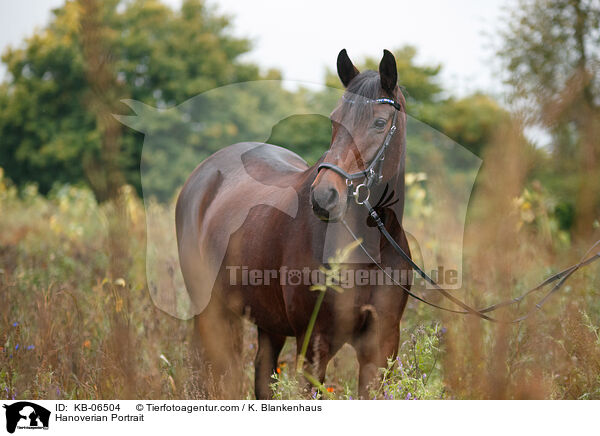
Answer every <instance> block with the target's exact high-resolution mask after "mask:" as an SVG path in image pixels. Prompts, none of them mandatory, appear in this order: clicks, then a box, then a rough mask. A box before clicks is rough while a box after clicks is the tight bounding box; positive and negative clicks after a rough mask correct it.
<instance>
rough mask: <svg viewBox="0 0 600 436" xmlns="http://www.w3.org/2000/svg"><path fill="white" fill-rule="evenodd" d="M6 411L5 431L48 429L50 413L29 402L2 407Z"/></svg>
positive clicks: (19, 402)
mask: <svg viewBox="0 0 600 436" xmlns="http://www.w3.org/2000/svg"><path fill="white" fill-rule="evenodd" d="M3 407H4V408H5V409H6V431H8V432H9V433H14V432H15V430H16V429H17V428H19V429H46V430H47V429H48V426H49V424H50V411H49V410H48V409H45V408H44V407H42V406H39V405H37V404H35V403H31V402H29V401H18V402H16V403H13V404H10V405H7V404H5V405H4V406H3Z"/></svg>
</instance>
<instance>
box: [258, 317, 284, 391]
mask: <svg viewBox="0 0 600 436" xmlns="http://www.w3.org/2000/svg"><path fill="white" fill-rule="evenodd" d="M284 343H285V336H281V335H276V334H273V333H267V332H266V331H264V330H262V329H261V328H259V329H258V350H257V351H256V358H255V360H254V369H255V375H254V392H255V394H256V399H257V400H270V399H271V398H272V394H271V388H270V385H271V376H272V375H273V374H274V373H275V371H276V369H277V358H278V357H279V353H280V352H281V349H282V348H283V344H284Z"/></svg>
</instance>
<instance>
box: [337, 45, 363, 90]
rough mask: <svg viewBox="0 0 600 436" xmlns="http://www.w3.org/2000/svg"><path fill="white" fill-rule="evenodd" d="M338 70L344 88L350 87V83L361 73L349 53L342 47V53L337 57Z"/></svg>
mask: <svg viewBox="0 0 600 436" xmlns="http://www.w3.org/2000/svg"><path fill="white" fill-rule="evenodd" d="M337 70H338V76H340V80H341V81H342V84H343V85H344V88H347V87H348V84H349V83H350V82H351V81H352V79H354V78H355V77H356V76H358V75H359V72H358V70H357V69H356V67H355V66H354V65H353V64H352V61H351V60H350V58H349V57H348V53H346V49H345V48H344V49H342V51H341V52H340V54H338V58H337Z"/></svg>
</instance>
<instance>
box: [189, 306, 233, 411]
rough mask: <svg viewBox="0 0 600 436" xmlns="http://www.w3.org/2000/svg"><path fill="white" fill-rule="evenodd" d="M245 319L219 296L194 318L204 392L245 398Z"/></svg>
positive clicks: (213, 395)
mask: <svg viewBox="0 0 600 436" xmlns="http://www.w3.org/2000/svg"><path fill="white" fill-rule="evenodd" d="M242 333H243V332H242V320H241V318H239V317H238V316H236V315H235V314H233V313H232V312H230V311H229V310H228V309H227V308H225V307H223V306H222V305H221V304H220V302H219V301H218V299H217V298H213V299H212V300H211V302H210V304H209V305H208V306H207V307H206V309H205V310H204V312H202V313H201V314H200V315H197V316H196V317H195V318H194V338H193V341H194V352H195V356H196V364H197V366H198V369H199V370H200V377H201V378H202V382H201V384H202V391H203V395H204V396H207V397H209V398H214V399H240V398H241V397H242V392H241V386H242V363H241V347H242V341H243V338H242Z"/></svg>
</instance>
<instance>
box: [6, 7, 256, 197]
mask: <svg viewBox="0 0 600 436" xmlns="http://www.w3.org/2000/svg"><path fill="white" fill-rule="evenodd" d="M102 5H103V10H102V15H103V21H104V24H105V26H106V27H107V28H108V29H110V32H109V34H108V37H107V38H106V39H107V41H108V44H109V45H110V46H109V48H108V50H109V52H110V54H111V59H110V61H111V63H112V65H114V68H115V74H116V78H117V82H118V85H119V86H120V87H121V88H120V89H119V92H118V94H119V95H120V96H121V97H120V98H131V99H135V100H140V101H143V102H145V103H147V104H150V105H155V106H158V107H165V106H169V105H174V104H178V103H181V102H183V101H185V100H186V99H187V98H190V97H192V96H193V95H196V94H198V93H200V92H202V91H205V90H207V89H210V88H214V87H217V86H221V85H224V84H227V83H232V82H241V81H247V80H254V79H258V78H260V77H261V76H260V74H259V71H258V67H257V66H255V65H252V64H247V63H243V62H241V61H240V60H239V56H240V55H242V54H244V53H246V52H247V51H248V50H249V49H250V44H249V42H248V40H246V39H243V38H236V37H233V36H231V31H230V30H231V29H230V26H229V20H228V18H227V17H223V16H220V15H217V14H216V13H215V12H214V11H213V10H212V9H210V8H208V7H207V6H205V5H204V3H203V2H202V1H200V0H186V1H184V2H183V5H182V6H181V9H180V10H178V11H174V10H172V9H170V8H169V7H167V6H165V5H164V4H162V3H161V2H159V1H157V0H134V1H128V2H125V1H119V0H109V1H105V2H103V3H102ZM2 61H3V62H4V63H5V64H6V66H7V70H8V73H9V79H8V81H7V82H6V83H3V84H2V85H1V86H0V166H2V167H4V168H5V171H6V174H7V176H9V177H10V178H11V179H13V180H14V181H15V182H16V183H17V184H21V183H23V182H25V181H35V182H37V183H38V184H39V186H40V190H41V191H42V192H47V191H48V190H49V189H50V187H51V186H52V184H53V183H54V182H78V181H89V180H88V179H89V176H88V174H86V171H85V168H86V166H89V165H90V163H92V162H95V161H98V159H99V154H100V148H101V134H100V132H99V130H98V126H97V122H96V120H95V118H94V115H93V113H92V111H90V110H89V104H88V103H89V91H90V90H89V88H88V83H87V82H86V78H85V69H86V65H85V62H86V61H85V56H84V53H83V48H82V30H81V26H80V9H79V7H78V4H77V3H76V2H73V1H68V2H67V3H66V4H65V5H64V6H63V7H61V8H58V9H56V10H55V11H54V16H53V18H52V20H51V22H50V23H49V24H48V26H46V27H45V28H44V29H42V30H40V31H38V32H36V33H35V34H34V35H32V36H31V37H29V38H27V40H26V41H25V42H24V44H23V45H21V46H20V47H13V48H10V49H8V50H7V51H6V52H5V53H4V54H3V56H2ZM127 110H128V109H127V108H126V107H125V106H123V111H124V112H125V111H127ZM141 145H142V138H141V136H140V135H139V134H137V133H135V132H133V131H131V130H127V129H126V130H125V131H124V134H123V137H122V145H121V153H120V165H121V167H122V169H123V171H124V172H125V176H126V180H127V181H128V182H129V183H131V184H133V185H134V186H136V187H137V188H138V189H139V188H140V183H139V162H140V153H141Z"/></svg>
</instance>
